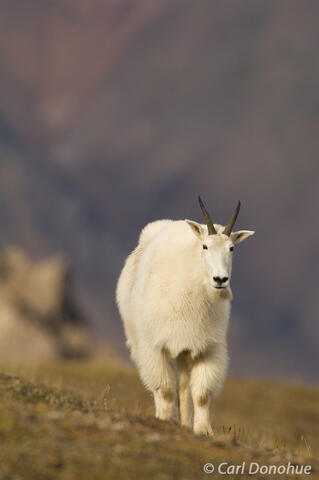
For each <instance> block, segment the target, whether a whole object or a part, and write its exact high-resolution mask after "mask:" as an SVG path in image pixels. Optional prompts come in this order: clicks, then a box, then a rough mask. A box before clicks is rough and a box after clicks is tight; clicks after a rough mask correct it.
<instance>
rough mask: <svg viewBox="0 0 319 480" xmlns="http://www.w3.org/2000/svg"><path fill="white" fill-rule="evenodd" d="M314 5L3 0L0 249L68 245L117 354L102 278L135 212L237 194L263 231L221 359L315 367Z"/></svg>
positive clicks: (231, 0)
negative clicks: (227, 347)
mask: <svg viewBox="0 0 319 480" xmlns="http://www.w3.org/2000/svg"><path fill="white" fill-rule="evenodd" d="M318 18H319V3H318V2H317V1H316V0H308V1H307V2H300V1H297V0H280V1H275V0H259V1H258V2H256V1H254V0H240V1H238V0H236V1H235V0H228V1H227V2H222V1H219V0H215V1H210V0H201V1H200V2H192V1H191V0H171V1H168V0H162V1H161V2H158V1H156V0H136V1H135V2H131V1H126V0H116V1H115V0H112V1H111V0H110V1H102V0H63V1H62V0H50V1H47V2H43V1H41V0H32V1H31V0H30V1H28V2H18V1H17V0H3V1H2V2H1V3H0V69H1V75H0V169H1V171H0V173H1V175H0V231H1V236H0V246H5V245H8V244H9V245H10V244H14V245H18V246H19V247H21V248H23V249H24V250H25V251H26V252H27V254H28V255H30V256H32V258H33V259H34V261H41V260H43V259H44V258H45V257H47V256H49V255H52V254H53V253H55V252H61V253H62V254H63V255H65V256H66V257H67V258H68V259H69V260H70V263H71V264H72V265H73V278H74V295H75V300H76V303H77V304H78V305H79V308H80V309H81V310H82V311H83V312H85V316H86V317H87V318H88V319H89V322H90V325H91V326H92V329H93V330H94V332H95V333H96V335H98V336H99V337H102V336H104V338H105V339H106V341H107V342H109V344H112V345H113V347H114V346H115V347H116V348H117V349H119V351H121V352H122V354H123V355H124V354H125V353H124V352H125V349H124V347H123V333H122V327H121V323H120V320H119V316H118V314H117V311H116V307H115V304H114V289H115V284H116V279H117V277H118V275H119V273H120V269H121V267H122V264H123V261H124V259H125V257H126V256H127V254H128V253H129V252H130V250H131V249H132V248H133V247H134V246H135V244H136V241H137V236H138V234H139V231H140V229H141V228H142V226H143V225H144V224H146V223H148V222H149V221H152V220H154V219H158V218H174V219H180V218H193V219H194V220H201V214H200V210H199V207H198V204H197V194H198V193H201V194H202V196H203V198H204V200H205V202H206V203H207V205H208V206H209V210H210V212H211V215H212V217H213V220H214V221H215V222H218V223H225V222H226V221H227V219H228V217H229V215H230V214H231V212H232V210H233V208H234V206H235V204H236V201H237V199H238V198H240V199H241V201H242V211H241V214H240V218H239V220H238V222H237V227H238V229H240V228H244V229H254V230H256V232H257V233H256V235H255V237H253V238H252V239H251V240H249V241H247V242H245V244H243V245H241V246H239V247H238V250H237V249H236V254H235V261H234V263H235V265H234V274H233V281H232V287H233V292H234V303H233V317H232V321H231V326H230V353H231V371H232V373H233V374H241V375H243V374H244V375H250V376H268V377H273V378H285V379H287V378H290V379H293V380H303V381H316V380H318V368H317V360H316V356H317V353H318V344H319V326H318V307H319V297H318V293H317V290H318V287H317V284H318V275H319V271H318V270H319V268H318V267H319V262H318V258H319V257H318V253H319V246H318V245H319V226H318V222H317V215H318V214H317V212H318V200H319V193H318V192H319V175H318V174H319V167H318V159H317V152H318V150H319V134H318V133H319V132H318V126H319V122H318V120H319V60H318V58H319V57H318V47H319V28H318ZM0 321H1V319H0ZM0 331H1V330H0Z"/></svg>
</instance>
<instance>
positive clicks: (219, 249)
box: [186, 199, 255, 290]
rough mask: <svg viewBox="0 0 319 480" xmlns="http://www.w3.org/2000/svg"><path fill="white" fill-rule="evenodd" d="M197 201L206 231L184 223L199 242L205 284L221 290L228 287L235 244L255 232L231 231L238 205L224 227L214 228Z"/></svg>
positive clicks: (197, 226) (189, 221) (195, 225)
mask: <svg viewBox="0 0 319 480" xmlns="http://www.w3.org/2000/svg"><path fill="white" fill-rule="evenodd" d="M199 201H200V206H201V208H202V211H203V213H204V216H205V219H206V223H207V229H206V228H205V227H204V226H203V225H201V224H199V223H197V222H193V221H191V220H186V222H187V223H188V225H189V226H190V228H191V230H192V231H193V233H194V234H195V236H196V237H197V238H198V240H199V242H198V248H200V249H201V250H202V254H201V255H202V260H203V270H204V277H205V280H206V282H207V283H208V284H209V285H210V286H212V287H213V288H214V289H217V290H222V289H225V288H227V287H229V283H230V277H231V272H232V261H233V251H234V246H235V244H237V243H240V242H242V241H243V240H245V239H246V238H248V237H250V236H251V235H253V234H254V233H255V232H253V231H251V230H240V231H238V232H232V231H231V230H232V227H233V225H234V223H235V221H236V218H237V215H238V213H239V208H240V203H238V206H237V208H236V211H235V213H234V214H233V216H232V217H231V219H230V221H229V222H228V224H227V225H226V227H220V226H216V227H215V226H214V224H213V223H212V222H211V220H210V217H209V215H208V212H207V210H206V209H205V207H204V205H203V202H202V201H201V199H199Z"/></svg>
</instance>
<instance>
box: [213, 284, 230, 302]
mask: <svg viewBox="0 0 319 480" xmlns="http://www.w3.org/2000/svg"><path fill="white" fill-rule="evenodd" d="M210 297H211V298H212V299H213V300H214V301H215V302H221V301H223V300H232V299H233V294H232V291H231V288H230V287H226V288H214V287H211V289H210Z"/></svg>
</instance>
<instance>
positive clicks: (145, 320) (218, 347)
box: [116, 197, 254, 435]
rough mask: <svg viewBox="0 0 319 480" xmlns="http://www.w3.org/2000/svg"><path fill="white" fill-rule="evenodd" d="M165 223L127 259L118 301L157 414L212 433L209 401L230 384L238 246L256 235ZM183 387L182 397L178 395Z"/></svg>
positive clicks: (150, 229)
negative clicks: (229, 342)
mask: <svg viewBox="0 0 319 480" xmlns="http://www.w3.org/2000/svg"><path fill="white" fill-rule="evenodd" d="M199 203H200V206H201V209H202V212H203V214H204V217H205V221H206V225H202V224H199V223H196V222H193V221H192V220H178V221H173V220H159V221H156V222H153V223H149V224H148V225H147V226H146V227H145V228H144V229H143V230H142V232H141V235H140V238H139V243H138V245H137V247H136V248H135V250H134V251H133V252H132V253H131V254H130V255H129V257H128V258H127V260H126V262H125V265H124V267H123V270H122V273H121V275H120V278H119V281H118V285H117V291H116V298H117V304H118V307H119V311H120V314H121V317H122V319H123V323H124V329H125V334H126V338H127V345H128V347H129V348H130V351H131V357H132V359H133V361H134V362H135V363H136V365H137V367H138V370H139V373H140V376H141V378H142V381H143V382H144V384H145V386H146V387H147V388H148V389H149V390H151V391H152V392H153V395H154V400H155V409H156V417H157V418H160V419H162V420H174V421H180V422H181V424H182V425H184V426H186V427H189V428H193V429H194V432H195V433H197V434H203V435H213V431H212V427H211V424H210V413H209V411H210V401H211V398H212V397H213V396H215V395H216V394H218V393H219V391H220V389H221V387H222V384H223V381H224V379H225V375H226V370H227V364H228V354H227V338H226V336H227V327H228V321H229V316H230V301H231V299H232V293H231V290H230V277H231V270H232V253H233V250H234V245H235V244H237V243H239V242H241V241H243V240H244V239H245V238H247V237H249V236H250V235H253V234H254V232H252V231H248V230H241V231H238V232H232V228H233V226H234V223H235V221H236V218H237V215H238V213H239V209H240V202H238V205H237V208H236V210H235V212H234V214H233V215H232V217H231V219H230V220H229V222H228V224H227V226H226V227H222V226H220V225H214V224H213V223H212V221H211V219H210V216H209V214H208V212H207V210H206V208H205V206H204V204H203V202H202V201H201V199H200V197H199ZM177 390H178V392H177Z"/></svg>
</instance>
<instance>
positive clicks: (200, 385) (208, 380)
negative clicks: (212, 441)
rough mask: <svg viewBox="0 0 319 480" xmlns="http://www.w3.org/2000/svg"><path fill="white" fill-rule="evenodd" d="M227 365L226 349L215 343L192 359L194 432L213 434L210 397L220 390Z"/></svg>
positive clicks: (191, 382) (191, 380)
mask: <svg viewBox="0 0 319 480" xmlns="http://www.w3.org/2000/svg"><path fill="white" fill-rule="evenodd" d="M227 365H228V355H227V349H226V346H224V345H216V346H214V347H212V348H211V349H210V350H208V351H207V352H205V353H204V354H202V355H201V356H200V357H199V358H197V359H196V360H195V361H194V365H193V367H192V370H191V379H190V385H191V392H192V398H193V404H194V423H193V429H194V433H197V434H199V435H207V436H212V435H214V433H213V430H212V427H211V423H210V403H211V399H212V398H213V397H214V396H216V395H217V394H218V393H219V391H220V390H221V387H222V384H223V381H224V379H225V375H226V371H227Z"/></svg>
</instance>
